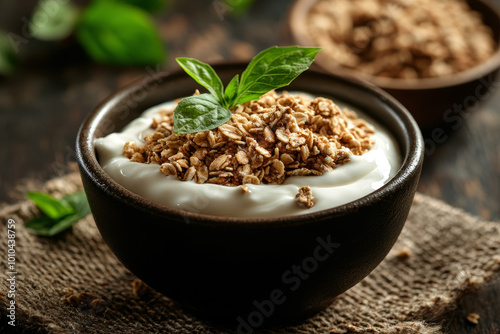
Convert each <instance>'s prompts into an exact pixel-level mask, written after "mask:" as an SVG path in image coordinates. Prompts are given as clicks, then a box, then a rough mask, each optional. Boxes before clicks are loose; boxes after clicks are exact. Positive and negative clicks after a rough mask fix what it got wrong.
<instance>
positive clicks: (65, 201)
mask: <svg viewBox="0 0 500 334" xmlns="http://www.w3.org/2000/svg"><path fill="white" fill-rule="evenodd" d="M28 194H29V195H28V196H29V197H30V198H32V197H34V198H36V202H35V203H37V205H38V206H39V207H40V209H42V207H41V206H40V205H39V203H41V204H42V205H46V203H47V202H51V203H52V204H53V200H55V201H57V202H59V203H60V204H61V205H68V206H69V207H70V208H71V210H72V211H71V212H69V213H68V214H66V215H61V216H59V217H58V218H53V216H51V215H49V214H48V213H47V212H46V211H45V210H43V209H42V211H43V212H44V214H42V215H41V216H39V217H35V218H33V219H32V220H30V221H29V222H27V223H26V224H25V226H26V227H27V228H29V229H31V230H33V231H34V232H35V233H36V234H37V235H40V236H45V237H52V236H54V235H57V234H59V233H61V232H63V231H65V230H67V229H68V228H70V227H71V226H73V225H74V224H75V223H76V222H78V221H79V220H80V219H82V218H84V217H85V216H87V215H88V214H89V213H90V207H89V204H88V201H87V197H86V196H85V193H84V192H83V191H80V192H77V193H74V194H70V195H66V196H64V197H63V198H61V199H60V200H57V199H55V198H53V197H52V196H49V195H46V194H43V193H34V192H31V193H28Z"/></svg>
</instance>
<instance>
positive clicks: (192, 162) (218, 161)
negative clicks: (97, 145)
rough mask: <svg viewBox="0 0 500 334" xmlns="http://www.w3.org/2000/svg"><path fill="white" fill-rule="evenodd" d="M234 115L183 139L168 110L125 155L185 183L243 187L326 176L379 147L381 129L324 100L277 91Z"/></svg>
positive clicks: (184, 135)
mask: <svg viewBox="0 0 500 334" xmlns="http://www.w3.org/2000/svg"><path fill="white" fill-rule="evenodd" d="M232 112H233V116H232V117H231V120H230V121H229V122H227V123H226V124H224V125H221V126H220V127H219V128H217V129H214V130H210V131H205V132H197V133H190V134H183V135H177V134H174V133H173V109H169V110H162V111H161V112H160V116H159V117H158V118H156V119H155V120H154V121H153V124H152V125H151V128H152V129H154V130H155V131H154V133H153V134H151V135H150V136H147V137H145V138H144V143H141V144H138V143H135V142H127V143H126V144H125V146H124V149H123V154H124V155H125V156H126V157H128V158H129V159H130V160H131V161H136V162H141V163H147V164H152V163H155V164H158V165H159V166H160V167H159V168H160V171H161V172H162V173H163V174H165V175H175V176H177V178H178V179H179V180H182V181H190V180H194V181H195V182H196V183H213V184H219V185H224V186H240V185H244V184H261V183H275V184H282V183H283V182H284V181H285V179H286V178H287V177H289V176H294V175H322V174H323V173H324V172H325V171H331V170H332V169H333V168H335V167H336V166H338V165H342V164H344V163H345V162H347V161H349V160H350V155H351V154H354V155H361V154H363V153H365V152H366V151H368V150H369V149H370V147H371V145H372V142H371V141H370V136H371V135H372V134H373V133H374V130H373V129H372V128H370V127H369V126H368V125H367V123H366V122H365V121H364V120H362V119H359V118H357V116H356V114H355V113H354V112H352V111H349V110H347V109H344V110H341V109H340V108H339V107H338V106H337V105H336V104H335V103H334V102H333V101H331V100H329V99H325V98H322V97H319V98H315V99H313V100H311V99H310V98H308V97H305V96H300V95H297V96H292V95H289V94H288V93H286V92H283V93H282V94H277V93H276V92H274V91H272V92H269V93H267V94H265V95H263V96H262V97H261V99H260V100H258V101H251V102H247V103H245V104H242V105H239V106H237V107H234V108H233V109H232ZM242 189H243V190H244V191H245V189H244V188H242Z"/></svg>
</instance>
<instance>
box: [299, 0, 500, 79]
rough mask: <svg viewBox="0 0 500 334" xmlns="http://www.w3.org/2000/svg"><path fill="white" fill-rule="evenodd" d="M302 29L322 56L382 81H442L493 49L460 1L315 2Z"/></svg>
mask: <svg viewBox="0 0 500 334" xmlns="http://www.w3.org/2000/svg"><path fill="white" fill-rule="evenodd" d="M307 24H308V32H309V35H310V36H311V37H312V39H313V40H314V42H315V43H316V44H318V45H320V46H322V47H323V48H324V50H323V52H322V53H323V56H325V57H328V58H330V59H331V60H332V61H334V62H336V63H338V64H339V65H342V66H345V67H349V68H355V69H357V70H360V71H362V72H365V73H367V74H370V75H376V76H382V77H391V78H403V79H415V78H428V77H438V76H445V75H449V74H453V73H457V72H461V71H464V70H466V69H469V68H471V67H473V66H476V65H478V64H479V63H481V62H484V61H485V60H487V59H488V58H490V57H491V56H492V55H493V53H494V52H495V49H496V45H495V41H494V39H493V33H492V31H491V29H490V28H489V27H487V26H486V25H485V24H484V23H483V21H482V18H481V15H480V14H479V13H478V12H475V11H473V10H471V8H470V7H469V6H468V4H467V3H466V1H464V0H439V1H436V0H320V1H318V2H317V3H316V4H315V5H314V6H313V8H312V10H311V12H310V13H309V16H308V22H307Z"/></svg>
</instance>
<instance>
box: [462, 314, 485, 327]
mask: <svg viewBox="0 0 500 334" xmlns="http://www.w3.org/2000/svg"><path fill="white" fill-rule="evenodd" d="M465 319H467V321H468V322H470V323H471V324H474V325H477V324H478V323H479V319H481V317H480V316H479V314H477V313H469V314H468V315H467V317H465Z"/></svg>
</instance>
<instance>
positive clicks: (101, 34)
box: [76, 1, 165, 65]
mask: <svg viewBox="0 0 500 334" xmlns="http://www.w3.org/2000/svg"><path fill="white" fill-rule="evenodd" d="M76 36H77V38H78V40H79V42H80V44H81V45H82V46H83V48H84V49H85V51H86V52H87V53H88V54H89V55H90V57H92V58H93V59H94V60H96V61H98V62H101V63H110V64H117V65H156V64H159V63H161V62H163V60H164V58H165V52H164V50H163V45H162V42H161V40H160V37H159V35H158V32H157V31H156V29H155V27H154V24H153V22H152V21H151V19H150V17H149V16H148V14H147V13H146V12H144V11H143V10H141V9H139V8H136V7H133V6H131V5H127V4H124V3H121V2H117V1H94V2H92V3H91V5H90V6H89V7H87V8H86V9H85V10H84V12H83V14H82V17H81V19H80V22H79V23H78V25H77V29H76Z"/></svg>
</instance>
